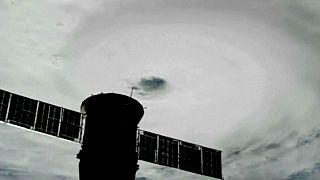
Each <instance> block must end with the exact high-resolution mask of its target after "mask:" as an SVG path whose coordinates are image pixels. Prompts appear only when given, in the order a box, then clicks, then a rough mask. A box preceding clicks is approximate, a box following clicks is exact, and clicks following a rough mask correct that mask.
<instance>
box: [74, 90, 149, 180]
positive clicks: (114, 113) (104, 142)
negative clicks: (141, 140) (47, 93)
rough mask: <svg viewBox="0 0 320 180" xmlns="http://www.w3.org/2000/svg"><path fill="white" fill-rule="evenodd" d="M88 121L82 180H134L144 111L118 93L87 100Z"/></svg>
mask: <svg viewBox="0 0 320 180" xmlns="http://www.w3.org/2000/svg"><path fill="white" fill-rule="evenodd" d="M81 110H82V113H83V115H84V117H85V118H86V120H85V132H84V136H83V143H82V148H81V150H80V152H79V154H78V158H79V159H80V162H79V177H80V180H92V179H101V178H102V177H106V176H108V177H116V178H115V179H121V180H134V178H135V174H136V171H137V170H138V165H137V161H138V157H137V154H136V133H137V125H138V123H139V121H140V119H141V118H142V116H143V114H144V111H143V107H142V105H141V104H140V103H139V102H138V101H136V100H135V99H133V98H131V97H128V96H125V95H121V94H115V93H107V94H98V95H94V96H91V97H89V98H87V99H86V100H84V101H83V102H82V105H81Z"/></svg>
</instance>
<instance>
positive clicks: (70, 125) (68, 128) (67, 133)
mask: <svg viewBox="0 0 320 180" xmlns="http://www.w3.org/2000/svg"><path fill="white" fill-rule="evenodd" d="M81 130H82V119H81V114H80V113H79V112H76V111H72V110H69V109H63V118H62V121H61V125H60V134H59V137H62V138H65V139H69V140H72V141H80V137H81Z"/></svg>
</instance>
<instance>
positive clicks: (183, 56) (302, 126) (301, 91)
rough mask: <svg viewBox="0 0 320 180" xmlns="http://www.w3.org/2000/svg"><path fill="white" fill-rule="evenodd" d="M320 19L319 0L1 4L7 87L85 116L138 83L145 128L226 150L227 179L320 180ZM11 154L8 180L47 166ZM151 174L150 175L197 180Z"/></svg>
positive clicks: (146, 171) (1, 80)
mask: <svg viewBox="0 0 320 180" xmlns="http://www.w3.org/2000/svg"><path fill="white" fill-rule="evenodd" d="M319 22H320V3H319V2H318V1H316V0H304V1H298V0H283V1H263V0H255V1H253V0H251V1H249V0H242V1H237V0H227V1H217V0H197V1H195V0H194V1H193V0H162V1H160V0H135V1H131V0H121V1H120V0H117V1H115V0H109V1H98V0H96V1H85V0H80V1H79V0H77V1H73V0H52V1H51V0H48V1H6V0H2V1H1V0H0V40H1V42H2V43H1V44H0V62H1V66H0V88H2V89H5V90H8V91H13V92H15V93H19V94H22V95H26V96H29V97H32V98H35V99H40V100H42V101H46V102H48V103H53V104H56V105H59V106H63V107H66V108H70V109H74V110H78V109H79V106H80V104H81V101H82V100H83V99H85V98H86V97H87V96H89V95H90V94H95V93H100V92H117V93H123V94H127V95H130V92H131V89H132V87H133V89H134V92H133V97H134V98H136V99H137V100H139V101H140V102H141V103H142V104H143V105H144V106H146V107H147V109H146V112H145V116H144V118H143V120H142V121H141V123H140V127H141V128H142V129H146V130H150V131H153V132H156V133H160V134H164V135H168V136H173V137H176V138H179V139H183V140H187V141H191V142H193V143H197V144H201V145H205V146H209V147H212V148H217V149H220V150H222V151H223V159H222V160H223V174H224V176H225V179H236V180H242V179H243V180H248V179H259V180H267V179H281V180H296V179H307V180H315V179H317V177H320V168H319V167H320V165H319V164H320V155H319V153H318V149H319V148H320V141H319V138H320V121H319V115H320V113H319V112H320V111H319V107H320V103H319V92H320V71H319V69H320V54H319V53H320V52H319V49H320V23H319ZM0 125H1V126H3V125H2V124H0ZM10 132H12V134H11V136H13V135H14V136H17V137H21V136H23V135H21V134H17V135H16V134H15V132H14V131H12V130H6V133H8V134H10ZM35 138H36V139H32V141H39V142H38V144H39V147H37V146H36V147H32V146H31V145H30V148H35V149H38V148H42V147H40V146H41V145H40V144H41V143H44V142H43V141H42V140H41V137H40V136H37V137H36V136H35ZM38 138H39V139H38ZM26 141H27V142H29V140H26ZM1 142H5V141H3V140H1ZM18 142H19V140H18ZM56 145H57V146H58V145H59V143H58V142H57V143H56V144H55V143H53V144H52V146H53V147H54V146H56ZM23 146H24V147H28V145H23ZM0 148H1V149H0V151H1V152H0V153H1V154H4V155H5V154H6V153H7V154H8V155H10V154H9V152H8V149H10V148H11V147H6V144H4V143H2V144H1V146H0ZM72 148H74V147H70V149H72ZM18 149H19V143H17V144H16V145H15V147H14V148H12V151H11V152H10V153H13V154H14V152H17V153H18V152H19V150H18ZM48 149H50V148H48ZM59 151H60V150H59ZM63 152H65V153H70V151H69V150H65V149H61V153H63ZM69 155H70V156H73V155H72V154H69ZM12 156H14V155H12V154H11V156H8V157H10V159H0V162H1V164H3V165H1V166H0V169H1V171H0V178H2V177H3V178H6V179H10V177H8V174H16V176H17V177H16V178H17V179H22V177H23V176H24V175H23V174H24V172H25V171H26V170H25V168H26V166H28V168H30V169H31V171H33V169H37V165H36V164H34V163H33V162H28V163H25V164H20V165H19V164H18V163H16V164H14V162H15V161H17V162H18V159H19V158H16V157H12ZM39 156H41V157H43V156H44V153H43V152H41V153H39ZM3 157H4V156H3ZM11 157H12V159H11ZM25 158H26V159H30V158H31V155H30V154H25ZM57 161H59V162H61V165H63V162H64V161H65V159H64V156H61V157H58V156H57ZM49 163H50V159H48V164H49ZM57 163H58V162H57ZM43 166H45V165H43ZM143 167H144V168H143V169H141V170H140V171H139V173H138V175H139V177H140V178H143V177H145V178H147V179H194V178H195V177H194V176H191V175H190V174H189V173H185V174H183V173H182V172H181V171H177V170H172V169H169V168H164V169H162V168H160V167H158V166H152V165H148V164H144V165H143ZM3 172H4V173H3ZM10 172H13V173H10ZM59 173H60V172H59ZM59 173H55V172H53V174H51V173H48V174H46V171H41V172H40V173H39V174H40V175H39V176H41V177H48V178H47V179H49V177H50V178H51V179H59V178H60V179H61V177H56V175H57V174H59ZM76 173H77V171H74V169H73V170H71V169H70V172H69V173H67V172H65V173H62V174H64V175H65V176H66V177H65V178H66V179H73V178H74V177H77V174H76ZM181 173H182V174H181ZM60 174H61V173H60ZM72 174H74V176H73V177H72ZM20 177H21V178H20ZM3 178H2V179H3ZM196 179H202V177H200V176H197V177H196ZM203 179H205V177H203Z"/></svg>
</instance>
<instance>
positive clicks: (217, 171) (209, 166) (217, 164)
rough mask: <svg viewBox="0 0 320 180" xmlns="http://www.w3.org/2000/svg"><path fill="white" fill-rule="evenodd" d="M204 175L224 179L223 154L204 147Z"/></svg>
mask: <svg viewBox="0 0 320 180" xmlns="http://www.w3.org/2000/svg"><path fill="white" fill-rule="evenodd" d="M202 156H203V164H202V166H203V174H204V175H206V176H211V177H222V169H221V152H220V151H217V150H214V149H210V148H206V147H202Z"/></svg>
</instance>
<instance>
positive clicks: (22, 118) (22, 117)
mask: <svg viewBox="0 0 320 180" xmlns="http://www.w3.org/2000/svg"><path fill="white" fill-rule="evenodd" d="M36 110H37V101H36V100H33V99H30V98H27V97H23V96H20V95H16V94H12V96H11V101H10V109H9V114H8V121H9V122H10V123H11V124H15V125H19V126H22V127H26V128H32V127H33V126H34V120H35V116H36Z"/></svg>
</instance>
